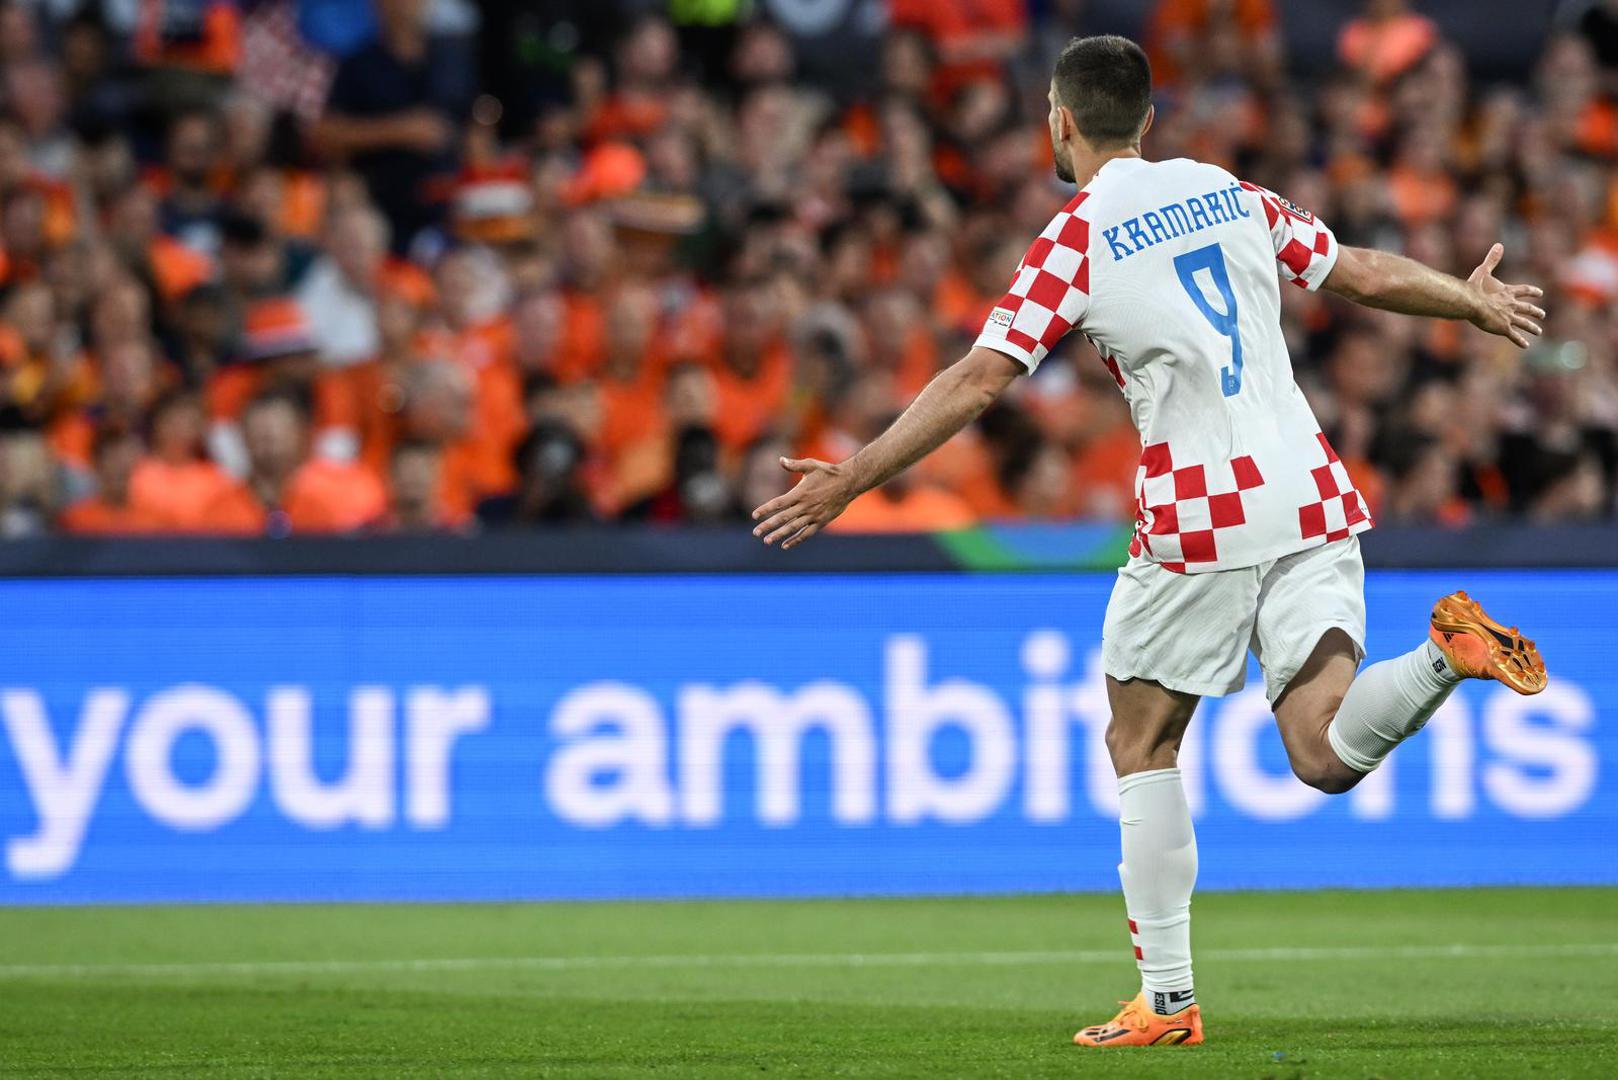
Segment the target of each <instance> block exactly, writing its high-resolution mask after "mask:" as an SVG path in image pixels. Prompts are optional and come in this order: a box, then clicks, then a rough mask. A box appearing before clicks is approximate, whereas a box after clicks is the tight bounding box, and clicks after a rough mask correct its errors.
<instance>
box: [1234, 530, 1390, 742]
mask: <svg viewBox="0 0 1618 1080" xmlns="http://www.w3.org/2000/svg"><path fill="white" fill-rule="evenodd" d="M1253 652H1254V654H1255V655H1256V656H1257V657H1258V659H1259V666H1260V667H1262V668H1263V669H1264V684H1265V693H1266V694H1267V695H1268V697H1269V700H1270V704H1271V705H1272V706H1273V707H1274V708H1275V713H1276V717H1277V718H1278V719H1279V720H1281V721H1282V725H1283V728H1285V727H1287V726H1288V725H1289V722H1295V721H1303V720H1306V719H1309V720H1319V721H1320V722H1321V723H1322V724H1323V723H1325V722H1326V721H1329V720H1330V719H1331V716H1332V714H1333V713H1335V712H1336V711H1337V704H1338V703H1339V702H1340V701H1342V698H1343V694H1344V693H1346V692H1347V690H1348V685H1349V683H1351V682H1353V681H1354V673H1355V671H1356V670H1357V669H1358V667H1359V662H1360V660H1361V659H1362V658H1363V657H1364V655H1365V565H1364V563H1363V562H1362V561H1361V560H1360V551H1359V541H1358V540H1357V539H1354V538H1352V537H1350V538H1349V539H1347V540H1341V541H1337V542H1336V543H1332V544H1326V545H1323V546H1322V547H1318V548H1311V549H1310V550H1308V551H1304V552H1299V553H1298V554H1296V555H1290V556H1288V557H1287V558H1285V559H1282V560H1280V561H1279V562H1277V563H1276V564H1275V566H1274V567H1273V568H1272V569H1271V570H1270V572H1269V573H1268V574H1266V575H1265V578H1264V584H1263V588H1262V589H1261V590H1260V593H1259V602H1258V616H1257V618H1256V620H1255V623H1254V633H1253ZM1283 733H1284V732H1283Z"/></svg>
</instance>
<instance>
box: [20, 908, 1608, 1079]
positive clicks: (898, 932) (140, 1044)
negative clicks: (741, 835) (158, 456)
mask: <svg viewBox="0 0 1618 1080" xmlns="http://www.w3.org/2000/svg"><path fill="white" fill-rule="evenodd" d="M1195 913H1196V918H1197V921H1196V924H1195V939H1196V944H1197V948H1198V959H1197V974H1198V979H1197V992H1198V997H1199V998H1200V1000H1201V1002H1202V1005H1203V1008H1204V1010H1205V1019H1206V1023H1207V1031H1208V1038H1209V1042H1208V1043H1207V1044H1206V1045H1205V1046H1201V1047H1195V1048H1161V1049H1153V1050H1079V1049H1077V1048H1075V1047H1073V1046H1070V1045H1069V1044H1068V1040H1069V1038H1070V1036H1071V1034H1072V1032H1073V1030H1074V1029H1075V1028H1076V1027H1077V1026H1079V1025H1080V1024H1081V1023H1084V1022H1093V1021H1096V1020H1100V1019H1104V1018H1106V1017H1107V1016H1109V1015H1110V1014H1111V1012H1112V1009H1113V1008H1114V1006H1113V1002H1114V1000H1115V999H1117V998H1120V997H1125V996H1128V995H1129V994H1130V993H1132V991H1133V990H1134V987H1135V970H1134V964H1133V962H1132V961H1131V960H1130V957H1129V948H1128V936H1127V933H1126V932H1125V929H1124V927H1123V913H1122V904H1121V902H1120V901H1119V900H1118V899H1117V898H1115V897H1110V896H1040V897H1022V898H993V899H991V898H972V899H943V900H851V901H805V902H757V903H753V902H749V903H680V904H534V905H461V906H454V905H444V906H435V905H398V906H332V907H300V906H274V907H270V906H266V907H234V906H221V907H189V908H188V907H164V908H77V909H10V910H0V1076H5V1077H8V1078H9V1077H22V1076H71V1077H86V1076H108V1077H189V1076H205V1077H225V1076H229V1077H275V1078H277V1080H279V1078H284V1077H337V1076H341V1077H354V1076H361V1077H372V1076H374V1077H429V1076H431V1077H439V1076H457V1077H477V1076H533V1077H591V1078H595V1077H603V1078H610V1077H629V1076H636V1077H639V1076H667V1077H702V1078H712V1077H765V1078H767V1077H773V1076H790V1077H819V1076H847V1077H910V1076H915V1077H936V1076H970V1077H1016V1078H1025V1077H1048V1076H1059V1077H1125V1076H1127V1077H1132V1078H1133V1077H1203V1076H1208V1077H1239V1078H1240V1077H1249V1078H1255V1080H1256V1078H1263V1077H1274V1078H1276V1080H1304V1078H1314V1077H1320V1078H1327V1077H1346V1078H1354V1080H1365V1078H1367V1077H1380V1078H1385V1080H1404V1078H1420V1077H1433V1078H1445V1080H1449V1078H1455V1077H1510V1078H1512V1080H1522V1078H1535V1077H1540V1078H1545V1080H1561V1078H1568V1077H1574V1078H1577V1077H1592V1078H1594V1077H1603V1078H1605V1077H1613V1076H1618V890H1597V889H1562V890H1528V889H1502V890H1480V891H1455V892H1403V891H1401V892H1382V893H1335V892H1334V893H1282V894H1224V895H1220V894H1213V895H1205V896H1200V897H1199V898H1198V899H1197V901H1196V905H1195Z"/></svg>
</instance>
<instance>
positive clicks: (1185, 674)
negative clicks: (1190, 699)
mask: <svg viewBox="0 0 1618 1080" xmlns="http://www.w3.org/2000/svg"><path fill="white" fill-rule="evenodd" d="M1333 627H1336V628H1337V629H1339V630H1342V631H1343V632H1344V633H1345V634H1347V635H1348V636H1349V637H1350V638H1351V639H1353V641H1354V647H1355V650H1356V652H1357V654H1358V657H1357V658H1363V657H1364V656H1365V564H1364V563H1362V562H1361V561H1360V542H1359V539H1358V537H1353V536H1351V537H1349V538H1348V539H1347V540H1338V541H1336V542H1334V543H1330V544H1324V545H1322V546H1320V547H1314V548H1310V549H1309V550H1308V551H1300V552H1297V553H1296V554H1293V555H1288V556H1286V557H1284V558H1280V559H1275V560H1273V561H1270V562H1264V563H1259V564H1258V565H1257V566H1248V567H1243V568H1242V569H1240V570H1219V571H1213V572H1210V573H1205V574H1176V573H1174V572H1172V571H1169V570H1165V569H1163V568H1162V567H1161V566H1159V565H1158V564H1157V563H1154V562H1149V561H1146V560H1144V559H1139V558H1136V559H1131V560H1130V561H1129V562H1128V563H1127V564H1126V565H1125V566H1124V567H1123V568H1122V569H1120V570H1119V571H1118V582H1117V584H1115V585H1114V586H1113V588H1112V599H1111V600H1110V601H1109V602H1108V603H1107V619H1106V623H1105V625H1104V626H1103V627H1102V631H1101V661H1102V666H1103V667H1104V668H1105V669H1106V672H1107V674H1108V675H1111V676H1112V677H1113V678H1115V679H1119V680H1124V679H1150V680H1152V681H1153V682H1156V683H1161V684H1162V685H1163V686H1166V687H1168V688H1169V689H1170V690H1179V691H1182V692H1184V693H1188V694H1200V695H1205V696H1212V697H1218V696H1222V695H1224V694H1230V693H1234V692H1236V691H1237V690H1240V689H1241V688H1242V686H1243V685H1245V684H1246V682H1247V651H1248V649H1252V651H1253V655H1254V656H1256V657H1257V658H1258V662H1259V666H1260V667H1261V668H1262V669H1263V671H1264V684H1265V691H1266V693H1267V694H1268V695H1269V699H1270V703H1271V704H1272V705H1273V704H1274V703H1275V699H1276V698H1278V697H1280V696H1281V692H1282V691H1283V690H1285V689H1286V688H1287V684H1288V683H1290V682H1291V681H1292V680H1293V678H1294V677H1295V676H1296V675H1297V674H1298V669H1299V668H1301V667H1303V664H1304V661H1306V660H1308V659H1309V654H1310V653H1312V652H1314V649H1315V646H1316V645H1317V644H1318V643H1319V642H1320V638H1321V635H1323V634H1325V632H1326V631H1327V630H1330V629H1332V628H1333Z"/></svg>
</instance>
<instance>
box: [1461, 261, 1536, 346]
mask: <svg viewBox="0 0 1618 1080" xmlns="http://www.w3.org/2000/svg"><path fill="white" fill-rule="evenodd" d="M1505 253H1506V249H1505V248H1504V247H1503V246H1501V245H1500V244H1496V245H1494V247H1492V248H1490V249H1489V253H1488V254H1487V255H1485V256H1484V257H1483V261H1482V262H1481V263H1479V264H1478V268H1477V269H1476V270H1474V271H1472V276H1471V277H1469V278H1467V279H1466V283H1467V284H1468V285H1470V286H1471V287H1472V290H1473V291H1474V292H1475V293H1476V294H1477V297H1478V300H1479V301H1480V303H1479V308H1478V313H1477V314H1476V315H1474V316H1473V317H1472V325H1474V326H1476V327H1477V328H1478V329H1479V330H1483V331H1486V332H1488V333H1490V334H1498V335H1500V336H1501V337H1504V338H1510V339H1511V343H1512V344H1513V345H1515V346H1517V347H1518V348H1519V349H1526V348H1528V338H1529V336H1530V335H1532V336H1534V337H1538V336H1539V335H1540V334H1542V333H1544V331H1543V330H1542V329H1541V328H1540V325H1539V323H1537V322H1535V321H1534V320H1535V319H1543V318H1544V317H1545V311H1544V309H1543V308H1539V307H1536V306H1535V305H1533V304H1531V303H1529V300H1530V298H1538V297H1541V296H1544V295H1545V290H1544V289H1541V288H1540V287H1539V286H1537V285H1507V284H1506V283H1505V282H1503V281H1501V280H1500V279H1499V278H1497V277H1495V276H1494V268H1495V267H1497V266H1499V265H1500V259H1501V257H1502V256H1504V255H1505Z"/></svg>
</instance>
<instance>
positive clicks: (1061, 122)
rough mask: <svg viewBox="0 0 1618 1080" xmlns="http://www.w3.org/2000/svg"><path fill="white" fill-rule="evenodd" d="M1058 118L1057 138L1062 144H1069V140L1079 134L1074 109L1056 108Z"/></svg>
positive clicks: (1062, 106)
mask: <svg viewBox="0 0 1618 1080" xmlns="http://www.w3.org/2000/svg"><path fill="white" fill-rule="evenodd" d="M1056 118H1057V126H1056V137H1057V138H1058V139H1059V140H1061V141H1062V142H1067V141H1068V140H1070V139H1072V138H1073V136H1075V135H1077V134H1078V132H1079V125H1078V124H1077V123H1076V122H1075V121H1074V119H1073V110H1072V109H1070V108H1068V107H1067V106H1066V105H1058V106H1057V107H1056Z"/></svg>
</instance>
